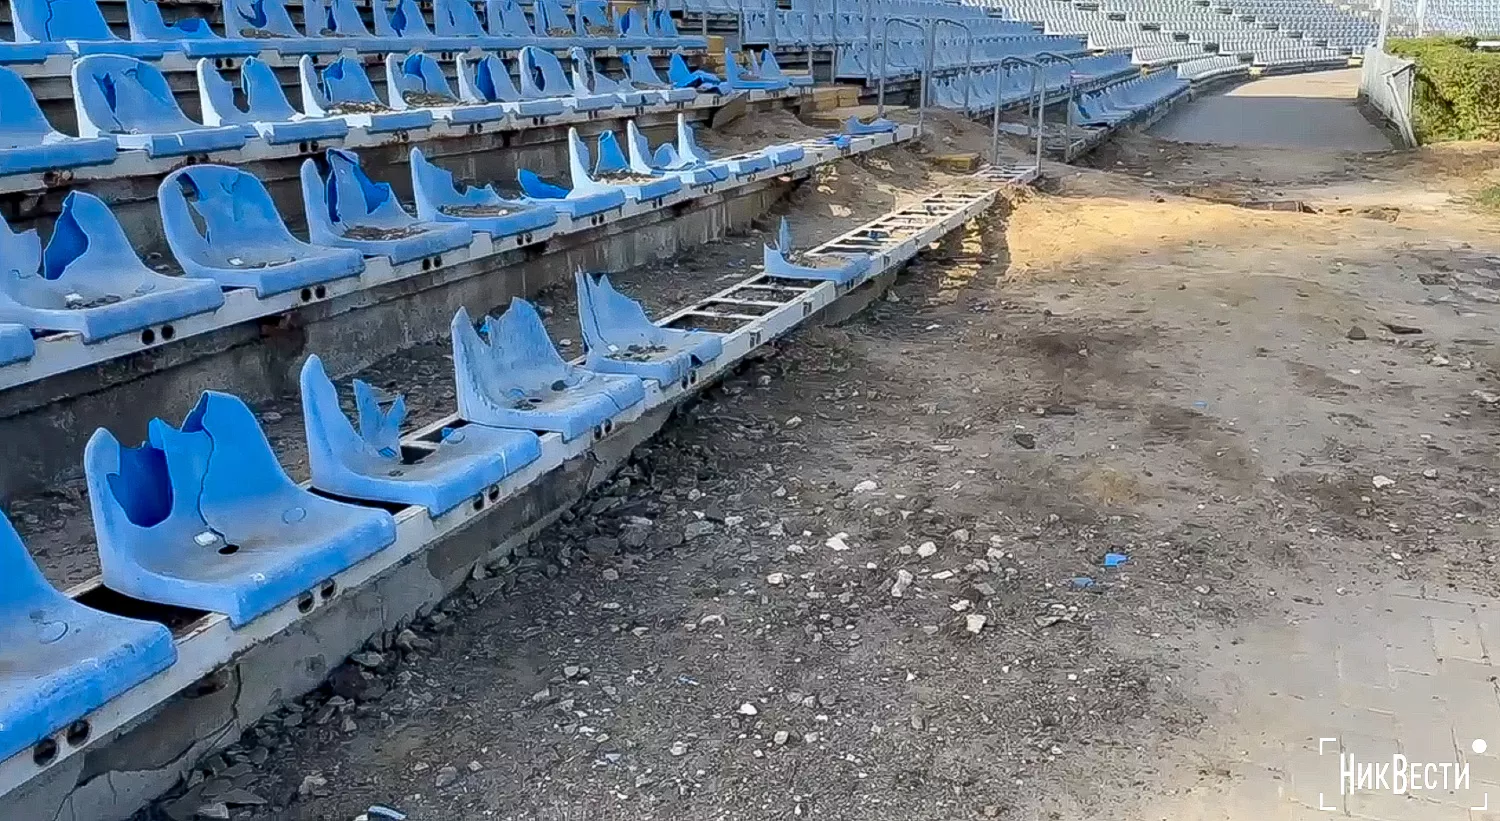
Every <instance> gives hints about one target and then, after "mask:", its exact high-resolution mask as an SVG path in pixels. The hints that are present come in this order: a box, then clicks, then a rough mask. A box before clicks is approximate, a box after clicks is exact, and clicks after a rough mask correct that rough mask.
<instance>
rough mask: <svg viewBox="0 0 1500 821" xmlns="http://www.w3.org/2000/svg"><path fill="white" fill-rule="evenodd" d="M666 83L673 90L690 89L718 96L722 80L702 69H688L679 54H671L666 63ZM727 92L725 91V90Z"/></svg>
mask: <svg viewBox="0 0 1500 821" xmlns="http://www.w3.org/2000/svg"><path fill="white" fill-rule="evenodd" d="M667 81H668V82H670V83H671V84H672V86H673V87H674V88H692V89H697V90H699V91H703V92H706V93H709V94H718V93H720V91H721V89H720V86H721V85H723V82H724V81H723V80H720V79H719V76H718V75H717V74H714V73H712V72H709V71H704V70H702V69H689V68H688V64H687V61H686V60H684V59H683V57H682V53H681V52H673V53H672V56H671V58H670V59H669V60H668V62H667ZM725 90H727V89H725Z"/></svg>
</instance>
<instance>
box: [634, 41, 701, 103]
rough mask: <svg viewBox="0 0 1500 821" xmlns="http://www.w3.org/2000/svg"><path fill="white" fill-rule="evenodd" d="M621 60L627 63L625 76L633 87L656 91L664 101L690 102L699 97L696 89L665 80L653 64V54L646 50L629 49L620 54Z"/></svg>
mask: <svg viewBox="0 0 1500 821" xmlns="http://www.w3.org/2000/svg"><path fill="white" fill-rule="evenodd" d="M620 61H621V62H622V63H624V64H625V76H626V79H627V80H628V82H629V83H630V85H631V87H632V88H636V89H639V90H642V91H654V92H656V93H657V95H658V96H659V97H660V99H661V101H662V102H668V103H678V102H682V103H688V102H692V101H693V100H694V99H696V98H697V97H698V92H697V91H696V90H694V89H691V88H677V87H675V86H673V85H672V84H671V83H669V82H667V81H666V80H663V79H662V78H661V75H660V74H657V73H656V67H655V66H653V65H651V56H650V55H648V54H646V53H645V52H644V51H634V52H629V51H627V52H625V53H623V54H621V55H620Z"/></svg>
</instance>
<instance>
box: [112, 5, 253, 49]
mask: <svg viewBox="0 0 1500 821" xmlns="http://www.w3.org/2000/svg"><path fill="white" fill-rule="evenodd" d="M125 13H126V15H127V17H128V20H129V23H130V39H131V40H134V41H137V42H152V41H154V42H159V43H164V44H167V45H168V46H170V48H172V49H173V50H175V51H180V52H182V53H183V54H185V55H187V56H188V57H248V56H250V55H252V54H259V53H260V50H261V48H262V46H261V44H259V43H255V42H252V41H250V40H226V39H224V38H223V37H220V36H219V35H217V34H215V33H214V31H213V29H211V28H209V25H208V21H207V20H205V19H203V18H202V17H184V18H182V19H181V20H178V21H177V22H175V23H168V22H166V21H165V20H164V19H162V16H161V7H160V6H158V5H157V4H156V0H125Z"/></svg>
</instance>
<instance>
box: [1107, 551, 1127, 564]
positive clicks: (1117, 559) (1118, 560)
mask: <svg viewBox="0 0 1500 821" xmlns="http://www.w3.org/2000/svg"><path fill="white" fill-rule="evenodd" d="M1128 561H1130V557H1129V556H1126V555H1125V554H1124V553H1105V554H1104V566H1105V567H1119V566H1120V565H1122V564H1124V563H1126V562H1128Z"/></svg>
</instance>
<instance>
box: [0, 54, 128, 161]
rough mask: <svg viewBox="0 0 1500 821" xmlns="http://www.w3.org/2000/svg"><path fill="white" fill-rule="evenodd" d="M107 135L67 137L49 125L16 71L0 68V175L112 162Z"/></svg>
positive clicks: (111, 149) (110, 141)
mask: <svg viewBox="0 0 1500 821" xmlns="http://www.w3.org/2000/svg"><path fill="white" fill-rule="evenodd" d="M117 150H118V149H117V148H116V147H115V141H114V140H111V139H109V138H108V137H94V138H90V139H84V138H81V137H69V136H68V135H66V134H63V133H61V132H59V131H58V130H57V129H55V128H53V127H52V124H51V123H49V122H47V118H46V117H45V116H43V114H42V109H41V107H40V106H39V105H37V102H36V98H35V97H33V96H32V94H31V89H30V87H28V86H27V85H26V81H25V80H23V79H21V76H20V75H19V74H16V73H15V72H14V71H11V70H10V69H8V68H4V67H0V175H5V174H25V173H29V172H36V171H48V170H51V169H54V168H77V167H80V166H85V165H102V164H104V163H109V162H113V161H114V158H115V152H116V151H117Z"/></svg>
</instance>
